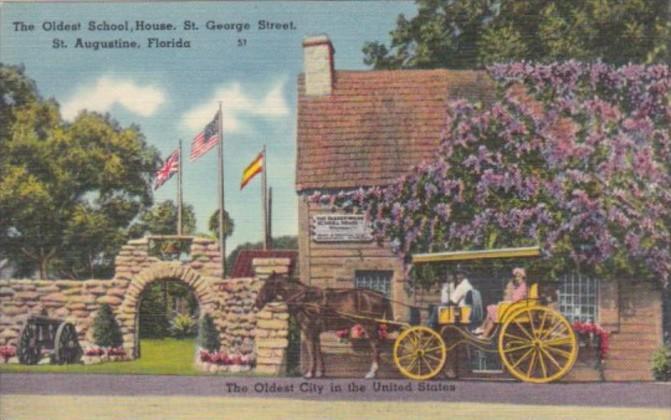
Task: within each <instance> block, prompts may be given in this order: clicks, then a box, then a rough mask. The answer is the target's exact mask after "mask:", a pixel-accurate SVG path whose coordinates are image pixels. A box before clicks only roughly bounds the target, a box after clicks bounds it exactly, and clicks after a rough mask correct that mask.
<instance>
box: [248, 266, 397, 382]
mask: <svg viewBox="0 0 671 420" xmlns="http://www.w3.org/2000/svg"><path fill="white" fill-rule="evenodd" d="M276 300H283V301H284V302H285V303H286V304H287V306H288V308H289V314H290V315H292V316H293V317H294V319H295V320H296V321H297V322H298V325H299V326H300V329H301V331H302V332H303V336H304V337H305V338H306V340H307V343H306V344H307V355H308V360H309V363H310V365H309V367H308V369H307V371H305V372H304V376H305V377H306V378H312V377H316V378H319V377H321V376H323V375H324V359H323V357H322V352H321V343H320V340H319V334H321V333H322V332H323V331H335V330H341V329H345V328H351V327H352V326H353V325H355V324H360V325H361V327H362V328H363V329H364V330H365V331H366V334H367V335H368V337H369V343H370V347H371V350H372V354H373V361H372V363H371V367H370V370H369V371H368V373H367V374H366V376H365V377H366V378H374V377H375V373H376V372H377V369H378V366H379V359H380V344H381V343H380V337H379V336H378V322H376V321H375V320H376V319H389V320H390V319H393V316H392V309H391V304H390V303H389V300H388V299H387V298H386V297H385V296H384V295H383V294H381V293H378V292H376V291H373V290H369V289H320V288H319V287H310V286H307V285H305V284H303V283H301V282H299V281H296V280H290V279H289V278H288V277H280V276H278V275H276V274H274V273H273V275H272V276H270V278H268V279H267V280H266V282H265V284H264V285H263V287H262V288H261V290H260V291H259V294H258V295H257V297H256V302H255V303H254V306H256V308H258V309H261V308H263V307H264V306H265V305H266V303H268V302H272V301H276Z"/></svg>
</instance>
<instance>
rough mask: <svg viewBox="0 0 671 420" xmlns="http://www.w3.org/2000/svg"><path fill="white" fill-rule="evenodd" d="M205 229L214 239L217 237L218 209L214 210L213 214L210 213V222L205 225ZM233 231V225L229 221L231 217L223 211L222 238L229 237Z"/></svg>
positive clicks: (231, 220)
mask: <svg viewBox="0 0 671 420" xmlns="http://www.w3.org/2000/svg"><path fill="white" fill-rule="evenodd" d="M207 228H208V229H209V230H210V233H211V234H212V235H213V236H214V237H215V238H218V237H219V209H217V210H215V211H214V213H212V215H211V216H210V220H209V221H208V223H207ZM234 229H235V223H233V219H231V216H230V215H229V214H228V212H227V211H226V210H224V238H228V237H229V236H231V235H232V234H233V230H234Z"/></svg>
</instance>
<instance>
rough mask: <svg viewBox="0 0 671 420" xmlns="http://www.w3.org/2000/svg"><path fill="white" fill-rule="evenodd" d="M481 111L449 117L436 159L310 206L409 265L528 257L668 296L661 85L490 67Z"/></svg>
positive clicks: (627, 74)
mask: <svg viewBox="0 0 671 420" xmlns="http://www.w3.org/2000/svg"><path fill="white" fill-rule="evenodd" d="M489 73H490V76H491V77H492V78H493V79H494V81H495V82H496V83H497V85H498V88H499V93H500V94H499V96H498V100H497V101H495V102H494V103H492V104H489V105H488V106H483V105H479V104H471V103H469V102H467V101H463V100H461V101H457V102H454V103H451V104H450V106H449V109H448V110H447V119H446V123H445V129H444V132H443V133H442V142H441V149H440V153H439V154H438V156H437V158H436V159H435V160H434V161H431V162H424V163H422V164H420V165H419V166H418V167H416V168H414V170H413V171H412V173H411V174H410V175H407V176H405V177H403V178H401V179H399V180H398V181H397V182H395V183H393V184H391V185H387V186H380V187H373V188H369V189H360V190H357V191H347V192H341V193H338V194H334V195H324V196H319V195H316V196H314V197H313V200H316V201H320V202H322V203H325V204H327V203H328V204H331V205H334V206H336V207H340V208H343V209H346V210H348V211H352V212H360V213H364V214H366V215H367V217H368V219H369V220H370V221H371V223H372V226H373V231H374V234H375V236H376V238H377V239H378V241H380V242H383V241H387V242H388V243H389V244H391V247H392V249H393V250H394V252H396V253H397V254H398V255H399V256H400V257H402V258H404V259H406V261H407V258H406V257H407V256H408V255H409V254H411V253H415V252H429V251H431V252H433V251H440V250H459V249H481V248H491V247H497V248H498V247H506V246H524V245H535V244H538V245H540V246H541V247H542V249H543V251H544V255H545V258H544V259H542V260H541V261H539V264H542V266H543V269H544V270H547V271H549V274H550V275H553V274H554V275H556V274H559V273H561V272H562V271H565V270H567V269H573V268H579V269H581V270H583V271H592V272H593V273H594V274H597V275H600V276H605V277H608V276H612V275H622V274H625V275H633V276H637V277H640V278H643V277H645V278H650V279H656V280H658V281H660V282H661V283H662V284H665V285H666V284H667V283H668V281H669V274H670V273H671V141H670V139H669V136H670V134H669V133H670V127H671V124H670V123H671V106H670V103H669V102H670V98H671V75H670V73H669V67H668V66H665V65H654V66H641V65H628V66H624V67H620V68H613V67H611V66H608V65H606V64H602V63H596V64H584V63H579V62H575V61H569V62H565V63H555V64H549V65H532V64H527V63H513V64H506V65H496V66H493V67H490V68H489Z"/></svg>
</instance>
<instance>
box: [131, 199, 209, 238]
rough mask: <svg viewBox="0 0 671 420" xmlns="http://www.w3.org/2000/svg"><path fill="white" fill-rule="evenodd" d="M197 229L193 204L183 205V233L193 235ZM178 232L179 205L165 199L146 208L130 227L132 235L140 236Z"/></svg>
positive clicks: (133, 236)
mask: <svg viewBox="0 0 671 420" xmlns="http://www.w3.org/2000/svg"><path fill="white" fill-rule="evenodd" d="M195 231H196V214H195V212H194V211H193V206H192V205H191V204H184V205H183V206H182V233H183V234H184V235H191V234H193V233H194V232H195ZM176 233H177V205H176V204H175V202H174V201H172V200H165V201H162V202H161V203H159V204H155V205H154V206H153V207H152V208H150V209H147V210H145V211H144V212H143V213H142V214H141V215H140V218H139V221H138V222H137V223H135V224H134V225H132V226H131V227H130V236H131V237H132V238H140V237H142V236H145V235H148V234H152V235H175V234H176Z"/></svg>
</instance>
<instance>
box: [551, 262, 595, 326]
mask: <svg viewBox="0 0 671 420" xmlns="http://www.w3.org/2000/svg"><path fill="white" fill-rule="evenodd" d="M560 280H561V283H560V286H559V311H560V312H561V313H562V314H563V315H564V316H565V317H566V318H567V319H568V320H569V322H575V321H581V322H596V321H597V320H598V316H599V312H598V311H599V304H598V302H599V300H598V293H599V281H598V279H595V278H592V277H589V276H586V275H584V274H580V273H577V272H572V273H569V274H566V275H564V276H563V277H562V278H561V279H560Z"/></svg>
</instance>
